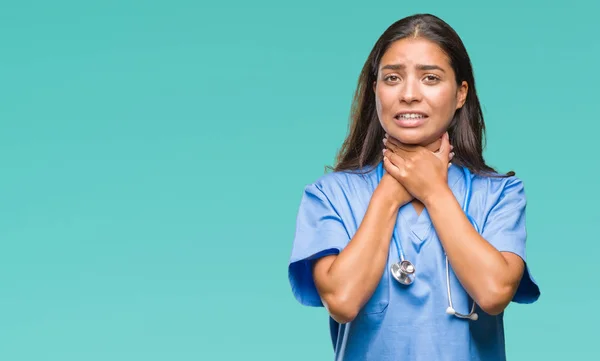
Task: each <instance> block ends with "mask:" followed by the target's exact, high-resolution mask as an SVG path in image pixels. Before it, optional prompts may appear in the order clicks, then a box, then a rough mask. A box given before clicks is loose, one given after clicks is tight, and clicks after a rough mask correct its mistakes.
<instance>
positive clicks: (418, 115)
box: [398, 114, 424, 119]
mask: <svg viewBox="0 0 600 361" xmlns="http://www.w3.org/2000/svg"><path fill="white" fill-rule="evenodd" d="M398 118H405V119H416V118H424V116H423V115H421V114H400V115H399V116H398Z"/></svg>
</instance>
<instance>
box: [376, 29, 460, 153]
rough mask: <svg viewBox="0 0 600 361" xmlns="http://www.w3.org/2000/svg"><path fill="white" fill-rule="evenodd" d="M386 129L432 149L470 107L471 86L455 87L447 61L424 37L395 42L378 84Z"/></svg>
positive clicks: (381, 66)
mask: <svg viewBox="0 0 600 361" xmlns="http://www.w3.org/2000/svg"><path fill="white" fill-rule="evenodd" d="M373 87H374V91H375V96H376V105H377V115H378V116H379V121H380V123H381V126H382V127H383V129H384V130H385V131H386V133H388V134H389V135H390V136H392V137H394V138H396V139H398V140H399V141H400V142H402V143H404V144H417V145H422V146H427V145H430V144H431V143H433V142H435V141H436V140H437V139H439V138H440V137H441V136H442V134H444V132H445V131H446V129H447V128H448V126H449V125H450V122H451V121H452V117H453V116H454V113H455V112H456V110H457V109H459V108H460V107H462V106H463V105H464V103H465V99H466V95H467V89H468V86H467V83H466V82H463V83H462V84H461V85H460V86H458V85H457V84H456V78H455V75H454V71H453V70H452V67H451V66H450V60H449V58H448V56H446V54H445V53H444V52H443V51H442V49H441V48H440V47H439V46H438V45H437V44H435V43H433V42H431V41H429V40H426V39H422V38H416V39H415V38H405V39H402V40H398V41H396V42H394V43H393V44H392V45H391V46H390V47H389V48H388V50H387V51H386V53H385V54H384V55H383V57H382V58H381V62H380V64H379V71H378V77H377V81H376V82H375V83H374V84H373Z"/></svg>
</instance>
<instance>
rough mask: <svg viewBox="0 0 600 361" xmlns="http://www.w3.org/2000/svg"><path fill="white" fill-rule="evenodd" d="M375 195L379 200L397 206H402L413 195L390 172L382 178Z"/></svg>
mask: <svg viewBox="0 0 600 361" xmlns="http://www.w3.org/2000/svg"><path fill="white" fill-rule="evenodd" d="M373 196H374V198H376V199H377V200H378V202H384V203H386V204H387V205H389V206H391V207H395V208H400V207H402V206H403V205H405V204H406V203H408V202H410V201H411V200H412V196H411V195H410V194H409V193H408V192H407V191H406V189H405V188H404V187H403V186H402V185H401V184H400V183H398V181H397V180H396V179H394V177H392V176H391V175H390V174H388V173H385V174H384V175H383V177H382V178H381V181H380V182H379V185H378V186H377V188H376V189H375V193H374V194H373Z"/></svg>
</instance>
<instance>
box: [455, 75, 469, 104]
mask: <svg viewBox="0 0 600 361" xmlns="http://www.w3.org/2000/svg"><path fill="white" fill-rule="evenodd" d="M468 91H469V84H467V82H466V81H463V82H462V83H461V84H460V86H459V87H458V91H457V92H456V109H459V108H462V106H463V105H465V102H466V101H467V93H468Z"/></svg>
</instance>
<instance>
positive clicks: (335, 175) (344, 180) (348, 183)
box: [305, 168, 377, 198]
mask: <svg viewBox="0 0 600 361" xmlns="http://www.w3.org/2000/svg"><path fill="white" fill-rule="evenodd" d="M375 178H376V174H375V168H373V169H367V170H366V171H363V172H359V171H339V172H330V173H326V174H324V175H322V176H320V177H319V178H317V179H316V180H315V181H314V182H312V183H309V184H307V185H306V187H305V191H310V192H319V193H322V194H323V195H324V196H327V197H328V198H331V197H332V198H336V197H337V196H340V195H346V194H349V193H356V192H357V191H362V190H368V189H371V188H373V186H374V185H375V183H376V181H377V180H376V179H375Z"/></svg>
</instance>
